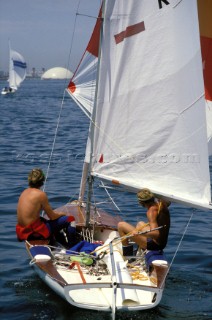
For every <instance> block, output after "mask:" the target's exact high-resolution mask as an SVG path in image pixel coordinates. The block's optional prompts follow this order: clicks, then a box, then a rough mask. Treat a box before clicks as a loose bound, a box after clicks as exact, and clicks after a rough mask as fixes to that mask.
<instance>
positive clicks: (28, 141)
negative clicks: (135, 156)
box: [0, 79, 212, 320]
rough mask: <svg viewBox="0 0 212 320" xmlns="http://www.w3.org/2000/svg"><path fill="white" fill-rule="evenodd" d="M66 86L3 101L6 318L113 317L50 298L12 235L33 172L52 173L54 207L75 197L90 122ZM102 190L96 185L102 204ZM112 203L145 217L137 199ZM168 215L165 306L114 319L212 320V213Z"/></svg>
mask: <svg viewBox="0 0 212 320" xmlns="http://www.w3.org/2000/svg"><path fill="white" fill-rule="evenodd" d="M5 85H6V82H5V81H0V87H1V88H2V87H4V86H5ZM65 86H66V84H65V82H64V81H61V80H60V81H56V80H52V81H51V80H50V81H49V80H47V81H41V80H40V79H26V80H25V82H24V83H23V84H22V86H21V88H20V89H19V91H17V92H16V93H15V94H14V95H7V96H1V97H0V111H1V115H0V131H1V133H0V142H1V144H0V145H1V149H0V150H1V151H0V161H1V166H0V171H1V184H0V244H1V245H0V248H1V251H0V252H1V255H0V319H1V320H8V319H10V320H13V319H14V320H33V319H39V320H68V319H69V320H70V319H71V320H87V319H89V320H92V319H93V320H94V319H97V318H98V319H99V320H109V319H111V314H110V313H103V312H100V311H97V312H95V311H88V310H82V309H78V308H75V307H73V306H70V305H69V304H68V303H67V302H66V301H64V300H62V299H61V298H60V297H58V296H57V295H56V294H55V293H54V292H52V291H51V290H50V289H49V288H48V287H47V286H46V285H45V284H44V283H43V282H42V281H41V280H40V279H39V277H38V276H37V275H36V274H35V273H34V271H33V269H32V268H31V267H30V266H29V258H28V255H27V253H26V250H25V246H24V243H21V242H18V241H17V239H16V234H15V225H16V205H17V201H18V198H19V195H20V193H21V192H22V191H23V190H24V188H26V187H27V175H28V172H29V171H30V170H31V169H32V168H33V167H40V168H42V169H43V170H44V171H45V172H47V170H48V179H47V183H46V186H45V191H46V192H47V194H48V197H49V201H50V203H51V205H52V207H53V208H56V207H58V206H61V205H64V204H65V203H67V202H68V201H70V200H73V199H76V197H77V195H78V192H79V185H80V178H81V170H82V165H83V158H84V149H85V144H86V137H87V131H88V120H87V118H86V117H85V115H83V114H82V112H81V110H80V109H79V108H78V107H77V106H76V105H75V103H74V102H73V101H72V100H71V99H70V97H68V96H67V94H66V95H64V88H65ZM53 146H54V148H53ZM50 159H51V161H50ZM211 165H212V162H211ZM211 173H212V166H211ZM101 191H102V190H100V189H98V186H97V190H96V194H97V196H99V199H103V196H102V195H101ZM115 200H116V202H117V204H118V206H119V207H120V209H121V211H122V213H123V215H124V218H125V219H126V220H127V221H128V222H130V223H134V224H135V223H136V222H137V221H138V219H140V220H144V219H145V212H144V211H143V209H142V208H140V207H138V204H137V201H136V199H135V196H133V195H132V194H127V193H126V194H125V193H124V194H122V195H121V196H120V195H118V194H115ZM170 212H171V230H170V236H169V243H168V246H167V248H166V250H165V252H166V255H167V257H168V260H169V262H170V263H171V269H170V273H169V275H168V277H167V280H166V287H165V290H164V294H163V298H162V301H161V303H160V305H159V306H158V307H156V308H155V309H152V310H149V311H139V312H130V313H128V312H122V313H117V315H116V319H117V320H121V319H125V320H131V319H142V320H147V319H148V320H153V319H157V320H158V319H160V320H164V319H170V320H175V319H176V320H179V319H187V320H209V319H212V302H211V293H212V268H211V267H212V249H211V248H212V245H211V244H212V232H211V228H212V214H211V213H210V212H207V211H200V210H194V209H191V208H186V207H181V206H179V205H173V204H172V205H171V207H170ZM173 258H174V259H173Z"/></svg>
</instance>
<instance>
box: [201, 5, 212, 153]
mask: <svg viewBox="0 0 212 320" xmlns="http://www.w3.org/2000/svg"><path fill="white" fill-rule="evenodd" d="M198 14H199V25H200V39H201V49H202V61H203V75H204V83H205V99H206V117H207V129H208V150H209V155H212V2H211V1H210V0H205V1H201V0H199V1H198Z"/></svg>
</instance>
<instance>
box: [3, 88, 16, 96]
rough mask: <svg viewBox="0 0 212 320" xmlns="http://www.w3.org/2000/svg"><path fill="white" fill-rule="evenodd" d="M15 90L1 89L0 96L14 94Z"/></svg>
mask: <svg viewBox="0 0 212 320" xmlns="http://www.w3.org/2000/svg"><path fill="white" fill-rule="evenodd" d="M15 92H16V90H15V89H10V90H9V89H6V90H5V89H2V91H1V94H3V95H6V94H11V93H15Z"/></svg>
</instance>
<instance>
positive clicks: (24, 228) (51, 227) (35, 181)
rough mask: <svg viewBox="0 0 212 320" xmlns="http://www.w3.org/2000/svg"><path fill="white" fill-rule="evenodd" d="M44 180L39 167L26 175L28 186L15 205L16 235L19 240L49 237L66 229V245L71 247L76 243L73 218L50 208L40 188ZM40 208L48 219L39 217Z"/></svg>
mask: <svg viewBox="0 0 212 320" xmlns="http://www.w3.org/2000/svg"><path fill="white" fill-rule="evenodd" d="M44 180H45V175H44V173H43V171H42V170H41V169H37V168H35V169H33V170H32V171H31V172H30V173H29V175H28V183H29V188H27V189H25V190H24V191H23V192H22V194H21V195H20V198H19V201H18V206H17V225H16V234H17V237H18V239H19V240H20V241H23V240H30V239H31V240H32V239H49V238H50V237H52V235H54V234H58V233H59V231H60V230H62V229H66V233H67V238H68V246H69V247H72V246H73V245H74V244H75V243H76V241H75V239H76V228H75V218H74V217H73V216H66V215H65V214H64V213H63V212H55V211H54V210H53V209H52V208H51V206H50V204H49V201H48V198H47V195H46V193H45V192H43V191H41V190H40V188H41V186H42V185H43V183H44ZM41 210H44V211H45V213H46V214H47V216H48V218H49V220H46V219H44V218H41V217H40V212H41Z"/></svg>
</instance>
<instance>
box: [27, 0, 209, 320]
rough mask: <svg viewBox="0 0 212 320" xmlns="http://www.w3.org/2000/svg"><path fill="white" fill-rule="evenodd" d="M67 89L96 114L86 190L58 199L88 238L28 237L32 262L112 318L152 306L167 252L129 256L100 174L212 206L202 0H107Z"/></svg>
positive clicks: (82, 302)
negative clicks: (104, 199)
mask: <svg viewBox="0 0 212 320" xmlns="http://www.w3.org/2000/svg"><path fill="white" fill-rule="evenodd" d="M67 91H68V93H69V94H70V95H71V96H72V97H73V99H74V100H75V101H76V103H77V104H78V105H79V106H80V108H81V109H82V110H83V111H84V112H85V114H86V115H87V116H88V118H89V119H90V128H89V136H88V142H87V146H86V156H85V161H84V167H83V172H82V180H81V188H80V194H79V198H78V200H77V201H76V202H74V203H68V204H67V205H65V206H63V207H61V208H58V210H59V211H63V212H65V213H66V214H67V215H73V216H74V217H75V219H76V223H77V232H78V234H79V235H80V239H79V243H78V246H77V247H75V248H67V247H66V246H63V245H62V244H61V243H58V242H56V243H54V244H52V243H49V242H46V241H45V242H42V241H39V240H38V241H27V242H26V247H27V251H28V253H29V256H30V258H31V263H30V264H31V265H32V266H33V268H34V269H35V271H36V272H37V274H38V275H39V276H40V277H41V278H42V279H43V280H44V281H45V283H47V284H48V285H49V286H50V288H52V289H53V290H54V291H55V292H56V293H57V294H59V295H60V296H62V297H63V298H64V299H66V300H67V301H68V302H69V303H70V304H72V305H74V306H77V307H81V308H87V309H94V310H96V309H98V310H104V311H110V312H112V315H113V319H114V318H115V314H116V312H117V311H119V310H128V311H131V310H144V309H150V308H153V307H155V306H156V305H158V304H159V303H160V300H161V298H162V294H163V290H164V285H165V279H166V276H167V273H168V271H169V263H168V261H167V259H166V257H165V254H164V252H160V251H156V252H154V251H149V252H147V251H142V250H138V251H137V253H136V254H135V253H134V255H131V256H123V251H122V245H121V241H123V238H120V236H119V234H118V232H117V223H118V222H119V221H120V219H121V218H116V217H114V216H113V215H111V214H108V213H107V212H104V211H102V210H101V209H99V207H98V205H97V204H96V203H95V201H94V199H95V196H93V194H94V189H93V181H94V179H95V180H99V181H100V185H101V186H102V188H105V190H106V193H107V195H108V190H109V188H112V187H111V186H114V187H115V188H116V192H120V194H121V192H123V190H125V191H128V192H131V193H132V196H133V197H134V196H135V193H137V192H138V191H139V190H140V189H142V188H149V189H150V190H151V191H152V192H153V193H154V195H155V196H156V198H158V199H159V200H160V199H164V201H171V202H176V203H180V204H182V205H187V206H189V207H193V208H200V209H205V210H211V209H212V207H211V188H210V174H209V161H208V146H207V128H206V116H205V99H204V85H203V74H202V61H201V49H200V36H199V26H198V13H197V6H196V2H195V1H192V2H188V1H179V0H173V1H155V0H148V1H142V0H128V1H124V0H116V1H115V0H106V1H103V3H102V7H101V10H100V13H99V17H97V23H96V25H95V28H94V31H93V34H92V36H91V39H90V41H89V44H88V46H87V48H86V51H85V53H84V55H83V57H82V59H81V60H80V63H79V66H78V67H77V69H76V71H75V73H74V76H73V78H72V79H71V81H70V83H69V86H68V89H67ZM86 192H87V197H86V199H85V194H86ZM92 196H93V197H92ZM126 205H128V204H126ZM141 233H142V231H141ZM129 236H130V235H129ZM89 245H90V247H89Z"/></svg>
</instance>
